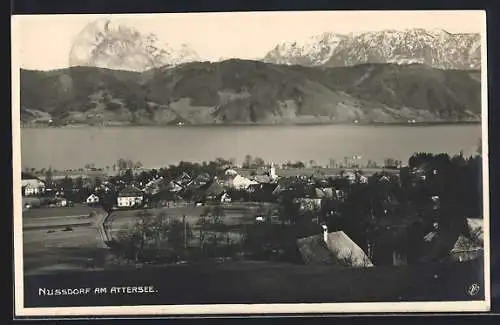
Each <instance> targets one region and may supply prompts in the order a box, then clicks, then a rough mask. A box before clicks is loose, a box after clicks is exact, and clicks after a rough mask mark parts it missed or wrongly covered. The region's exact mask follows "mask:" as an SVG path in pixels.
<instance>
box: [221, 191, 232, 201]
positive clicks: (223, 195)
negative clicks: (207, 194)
mask: <svg viewBox="0 0 500 325" xmlns="http://www.w3.org/2000/svg"><path fill="white" fill-rule="evenodd" d="M220 201H221V203H231V197H230V196H229V194H227V193H226V192H224V193H223V194H222V196H221V198H220Z"/></svg>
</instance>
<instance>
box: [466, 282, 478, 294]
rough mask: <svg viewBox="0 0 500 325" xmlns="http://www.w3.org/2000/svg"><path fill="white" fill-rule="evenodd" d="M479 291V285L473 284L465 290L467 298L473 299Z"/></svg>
mask: <svg viewBox="0 0 500 325" xmlns="http://www.w3.org/2000/svg"><path fill="white" fill-rule="evenodd" d="M480 290H481V287H480V286H479V284H477V283H473V284H471V285H470V286H469V287H468V288H467V293H468V294H469V296H472V297H474V296H476V295H477V294H478V293H479V291H480Z"/></svg>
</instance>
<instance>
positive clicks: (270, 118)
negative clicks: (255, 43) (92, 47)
mask: <svg viewBox="0 0 500 325" xmlns="http://www.w3.org/2000/svg"><path fill="white" fill-rule="evenodd" d="M20 90H21V91H20V95H21V120H22V122H24V123H35V124H36V123H45V122H47V121H48V120H52V122H54V123H57V124H80V123H83V124H105V125H111V124H119V125H123V124H141V125H169V124H178V123H184V124H193V125H198V124H256V123H257V124H287V123H289V124H300V123H345V122H348V123H353V122H354V123H374V122H378V123H393V122H405V123H407V122H436V121H442V122H457V121H480V115H481V114H480V113H481V83H480V71H479V70H444V69H437V68H433V67H430V66H427V65H423V64H403V65H401V64H394V63H378V64H360V65H355V66H347V67H307V66H299V65H283V64H281V65H279V64H274V63H266V62H262V61H250V60H239V59H230V60H225V61H222V62H213V63H211V62H191V63H184V64H179V65H176V66H164V67H159V68H152V69H149V70H147V71H144V72H134V71H123V70H112V69H104V68H98V67H73V68H67V69H61V70H54V71H30V70H22V71H21V89H20Z"/></svg>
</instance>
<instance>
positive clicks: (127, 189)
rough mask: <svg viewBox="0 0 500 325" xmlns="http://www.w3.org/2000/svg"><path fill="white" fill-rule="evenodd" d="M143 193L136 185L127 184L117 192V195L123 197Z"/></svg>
mask: <svg viewBox="0 0 500 325" xmlns="http://www.w3.org/2000/svg"><path fill="white" fill-rule="evenodd" d="M142 195H144V193H143V192H142V191H141V190H139V189H138V188H137V187H134V186H127V187H125V188H124V189H123V190H121V191H120V193H118V196H121V197H124V196H132V197H133V196H142Z"/></svg>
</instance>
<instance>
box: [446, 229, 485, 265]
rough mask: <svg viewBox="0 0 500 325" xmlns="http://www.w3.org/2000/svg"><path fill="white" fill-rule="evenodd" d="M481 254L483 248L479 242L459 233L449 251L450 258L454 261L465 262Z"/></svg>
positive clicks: (479, 256)
mask: <svg viewBox="0 0 500 325" xmlns="http://www.w3.org/2000/svg"><path fill="white" fill-rule="evenodd" d="M483 254H484V249H483V247H482V245H481V244H480V243H479V242H477V241H475V240H473V239H472V238H468V237H466V236H464V235H460V236H459V237H458V239H457V241H456V242H455V245H454V246H453V248H452V249H451V251H450V258H451V260H452V261H455V262H465V261H470V260H474V259H477V258H481V257H483Z"/></svg>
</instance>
